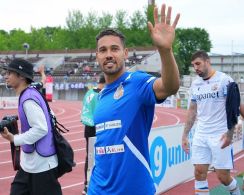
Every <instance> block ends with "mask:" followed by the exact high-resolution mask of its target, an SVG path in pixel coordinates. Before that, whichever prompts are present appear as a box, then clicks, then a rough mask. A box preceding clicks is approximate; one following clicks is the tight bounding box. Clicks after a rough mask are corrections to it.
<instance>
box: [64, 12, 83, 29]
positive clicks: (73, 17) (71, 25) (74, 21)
mask: <svg viewBox="0 0 244 195" xmlns="http://www.w3.org/2000/svg"><path fill="white" fill-rule="evenodd" d="M84 22H85V21H84V16H83V14H82V13H81V12H80V10H73V11H71V12H70V11H69V13H68V17H67V18H66V24H67V27H68V29H69V30H70V31H77V30H79V29H80V28H81V27H82V26H84Z"/></svg>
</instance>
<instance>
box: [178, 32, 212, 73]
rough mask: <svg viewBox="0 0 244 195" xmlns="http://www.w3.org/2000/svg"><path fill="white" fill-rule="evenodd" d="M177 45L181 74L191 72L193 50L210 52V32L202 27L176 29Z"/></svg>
mask: <svg viewBox="0 0 244 195" xmlns="http://www.w3.org/2000/svg"><path fill="white" fill-rule="evenodd" d="M175 45H176V46H175V48H176V49H177V55H176V59H177V63H178V65H179V66H180V68H179V69H180V73H181V75H183V74H189V73H190V72H189V67H190V65H191V56H192V53H193V52H195V51H196V50H200V49H201V50H205V51H207V52H209V51H210V49H211V47H212V45H211V41H210V40H209V34H208V33H207V31H206V30H205V29H201V28H187V29H176V42H175Z"/></svg>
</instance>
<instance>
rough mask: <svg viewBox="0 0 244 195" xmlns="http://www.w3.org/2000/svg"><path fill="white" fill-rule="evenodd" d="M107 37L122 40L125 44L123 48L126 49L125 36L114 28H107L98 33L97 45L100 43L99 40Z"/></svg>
mask: <svg viewBox="0 0 244 195" xmlns="http://www.w3.org/2000/svg"><path fill="white" fill-rule="evenodd" d="M107 35H112V36H116V37H119V38H120V40H121V43H122V44H123V47H125V36H124V35H123V33H121V32H120V31H118V30H117V29H113V28H106V29H104V30H102V31H100V32H99V33H98V35H97V36H96V43H97V42H98V41H99V39H101V38H102V37H104V36H107Z"/></svg>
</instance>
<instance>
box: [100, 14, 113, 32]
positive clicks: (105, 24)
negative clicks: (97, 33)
mask: <svg viewBox="0 0 244 195" xmlns="http://www.w3.org/2000/svg"><path fill="white" fill-rule="evenodd" d="M112 21H113V15H111V14H109V13H105V12H103V13H102V16H101V17H99V18H98V28H99V29H104V28H109V27H111V26H112Z"/></svg>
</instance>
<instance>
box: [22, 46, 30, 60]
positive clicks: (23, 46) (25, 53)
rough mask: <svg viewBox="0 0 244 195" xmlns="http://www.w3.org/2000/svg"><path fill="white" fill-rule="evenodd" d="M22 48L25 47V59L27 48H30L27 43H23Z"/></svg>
mask: <svg viewBox="0 0 244 195" xmlns="http://www.w3.org/2000/svg"><path fill="white" fill-rule="evenodd" d="M23 48H24V49H25V59H27V58H28V50H29V48H30V45H29V44H28V43H24V44H23Z"/></svg>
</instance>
